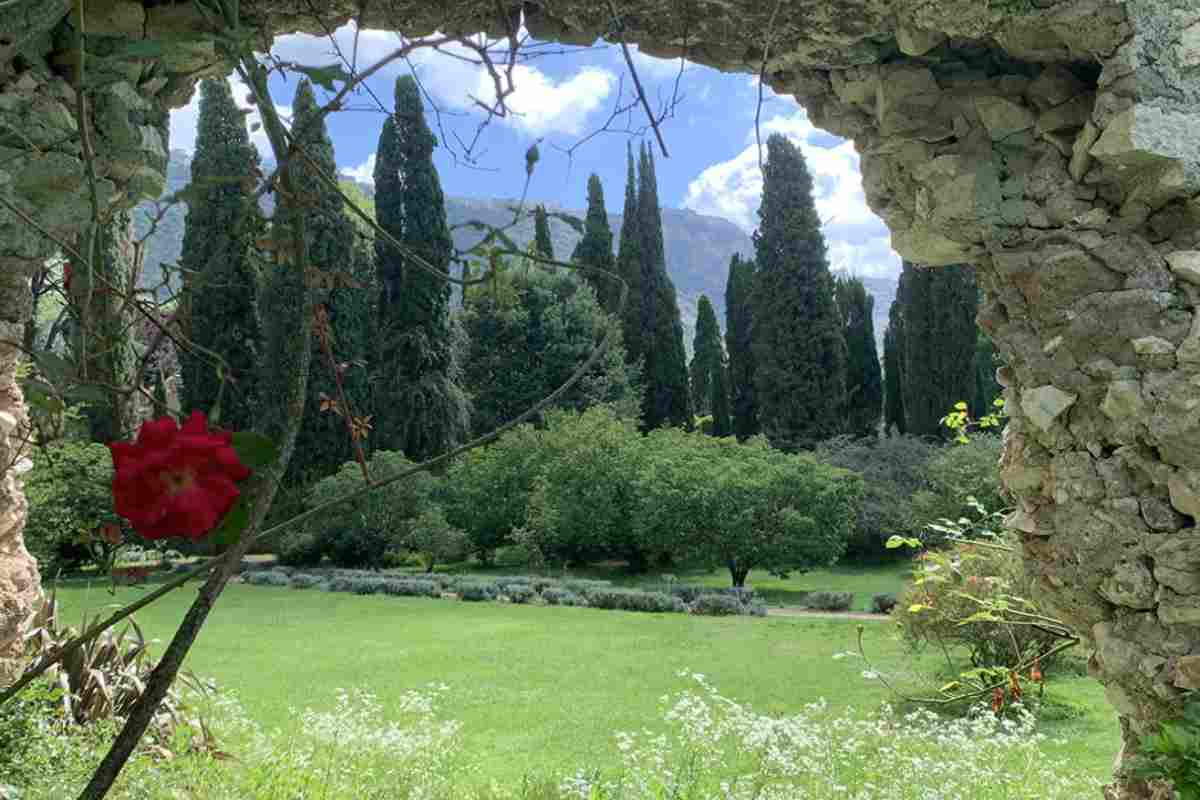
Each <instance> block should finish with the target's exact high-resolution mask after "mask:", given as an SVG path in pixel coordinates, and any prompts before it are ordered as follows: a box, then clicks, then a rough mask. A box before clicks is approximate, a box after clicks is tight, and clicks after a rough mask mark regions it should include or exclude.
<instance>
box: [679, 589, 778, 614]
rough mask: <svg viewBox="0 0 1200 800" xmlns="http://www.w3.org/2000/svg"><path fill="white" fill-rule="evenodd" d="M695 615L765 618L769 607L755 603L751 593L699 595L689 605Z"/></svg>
mask: <svg viewBox="0 0 1200 800" xmlns="http://www.w3.org/2000/svg"><path fill="white" fill-rule="evenodd" d="M688 608H689V610H690V611H691V612H692V613H693V614H704V615H706V616H712V617H723V616H733V615H741V616H754V617H765V616H766V615H767V607H766V606H764V605H762V604H761V603H755V602H754V600H753V596H752V595H751V594H750V593H746V594H741V593H738V592H710V593H706V594H701V595H697V596H696V598H695V599H694V600H693V601H692V602H691V603H690V604H689V605H688Z"/></svg>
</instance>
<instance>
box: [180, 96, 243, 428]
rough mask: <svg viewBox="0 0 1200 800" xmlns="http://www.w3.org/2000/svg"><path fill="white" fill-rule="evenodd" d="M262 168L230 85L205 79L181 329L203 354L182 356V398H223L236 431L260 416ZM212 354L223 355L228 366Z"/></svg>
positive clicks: (202, 402)
mask: <svg viewBox="0 0 1200 800" xmlns="http://www.w3.org/2000/svg"><path fill="white" fill-rule="evenodd" d="M257 171H258V151H257V150H256V149H255V148H254V146H253V145H251V144H250V136H249V134H248V133H247V132H246V122H245V117H244V116H243V115H242V113H241V112H240V111H239V110H238V107H237V104H236V103H234V100H233V94H232V92H231V91H230V89H229V83H228V82H227V81H224V80H206V81H203V82H202V83H201V84H200V116H199V122H198V126H197V132H196V156H195V158H194V159H192V187H193V188H192V193H191V194H190V196H189V200H188V213H187V221H186V224H185V227H184V233H183V250H182V254H181V256H180V262H179V263H180V266H181V267H182V269H183V299H182V311H183V314H182V320H181V321H182V327H183V329H184V330H185V331H186V334H187V336H188V338H189V339H190V340H191V341H192V342H194V343H195V344H197V345H199V346H200V347H202V348H204V349H203V350H202V349H193V348H183V351H182V352H181V353H180V356H179V361H180V371H181V373H182V376H183V398H182V399H183V408H184V411H188V410H195V409H200V410H209V409H211V408H212V407H213V405H214V404H215V403H216V402H217V398H218V397H220V398H221V406H220V408H221V414H220V424H221V425H222V426H224V427H227V428H232V429H243V428H249V427H251V425H252V424H253V422H254V419H255V412H256V408H255V403H256V395H257V392H256V376H257V375H258V372H259V355H258V344H259V339H260V336H261V331H260V323H259V314H258V302H257V301H258V291H257V289H258V282H259V278H258V275H259V267H260V264H259V261H258V256H257V251H256V249H255V239H256V238H257V237H258V236H259V235H260V234H261V233H262V231H263V227H264V226H263V222H262V219H261V215H260V212H259V210H258V205H257V203H256V202H255V201H254V196H253V195H254V189H255V187H256V183H257V180H256V173H257ZM205 350H208V351H211V352H214V353H217V354H219V355H220V356H221V357H222V358H223V359H224V362H225V364H224V369H219V368H218V365H217V364H214V363H213V362H212V358H211V357H210V356H208V355H206V353H205V352H204V351H205ZM223 382H224V383H225V387H224V390H222V387H221V384H222V383H223Z"/></svg>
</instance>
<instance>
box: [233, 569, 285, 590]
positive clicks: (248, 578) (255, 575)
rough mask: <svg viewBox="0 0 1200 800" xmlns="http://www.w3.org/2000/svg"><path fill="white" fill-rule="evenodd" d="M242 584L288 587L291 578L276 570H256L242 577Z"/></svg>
mask: <svg viewBox="0 0 1200 800" xmlns="http://www.w3.org/2000/svg"><path fill="white" fill-rule="evenodd" d="M242 583H248V584H250V585H251V586H289V585H291V578H290V577H288V575H287V573H285V572H280V571H278V570H273V569H266V570H256V571H254V572H247V573H246V574H244V575H242Z"/></svg>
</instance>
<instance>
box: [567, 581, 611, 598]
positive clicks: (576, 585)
mask: <svg viewBox="0 0 1200 800" xmlns="http://www.w3.org/2000/svg"><path fill="white" fill-rule="evenodd" d="M562 587H563V588H564V589H566V590H568V591H571V592H574V593H575V594H577V595H580V596H581V597H588V596H589V595H591V594H592V592H605V591H608V590H610V589H612V588H613V585H612V581H593V580H588V579H587V578H566V579H564V580H563V581H562Z"/></svg>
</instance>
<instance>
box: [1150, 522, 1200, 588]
mask: <svg viewBox="0 0 1200 800" xmlns="http://www.w3.org/2000/svg"><path fill="white" fill-rule="evenodd" d="M1154 578H1155V580H1157V581H1158V582H1159V583H1161V584H1162V585H1163V586H1167V587H1170V588H1171V589H1173V590H1175V591H1176V592H1178V593H1179V594H1200V537H1198V536H1194V535H1188V534H1179V535H1177V536H1172V537H1170V538H1168V539H1167V540H1166V541H1165V542H1163V543H1162V544H1161V545H1159V546H1158V548H1156V549H1155V551H1154Z"/></svg>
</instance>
